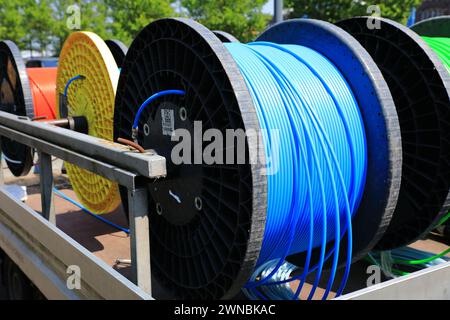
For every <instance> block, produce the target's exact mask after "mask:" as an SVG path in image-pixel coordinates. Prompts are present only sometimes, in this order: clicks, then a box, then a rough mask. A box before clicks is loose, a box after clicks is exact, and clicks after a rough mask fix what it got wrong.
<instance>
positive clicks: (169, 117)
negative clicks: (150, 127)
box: [161, 109, 175, 136]
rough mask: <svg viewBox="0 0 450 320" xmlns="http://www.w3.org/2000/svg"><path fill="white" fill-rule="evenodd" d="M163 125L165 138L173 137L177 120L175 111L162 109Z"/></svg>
mask: <svg viewBox="0 0 450 320" xmlns="http://www.w3.org/2000/svg"><path fill="white" fill-rule="evenodd" d="M161 122H162V123H161V125H162V134H163V135H165V136H171V135H172V134H173V132H174V131H175V118H174V115H173V110H170V109H161Z"/></svg>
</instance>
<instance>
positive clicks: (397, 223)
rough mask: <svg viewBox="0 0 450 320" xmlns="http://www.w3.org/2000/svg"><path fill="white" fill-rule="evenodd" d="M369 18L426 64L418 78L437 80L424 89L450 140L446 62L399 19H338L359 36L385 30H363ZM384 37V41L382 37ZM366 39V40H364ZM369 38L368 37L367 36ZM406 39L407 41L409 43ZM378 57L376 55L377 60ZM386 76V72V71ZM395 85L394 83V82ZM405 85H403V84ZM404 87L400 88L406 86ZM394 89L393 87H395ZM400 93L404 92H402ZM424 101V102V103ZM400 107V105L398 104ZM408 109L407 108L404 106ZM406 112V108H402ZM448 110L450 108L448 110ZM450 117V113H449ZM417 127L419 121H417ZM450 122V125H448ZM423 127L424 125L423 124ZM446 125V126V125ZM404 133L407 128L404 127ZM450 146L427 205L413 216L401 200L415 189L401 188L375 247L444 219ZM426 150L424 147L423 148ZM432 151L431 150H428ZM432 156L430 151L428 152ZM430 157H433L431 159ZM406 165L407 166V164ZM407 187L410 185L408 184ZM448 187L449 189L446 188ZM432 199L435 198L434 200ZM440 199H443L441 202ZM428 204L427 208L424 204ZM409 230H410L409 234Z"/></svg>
mask: <svg viewBox="0 0 450 320" xmlns="http://www.w3.org/2000/svg"><path fill="white" fill-rule="evenodd" d="M368 19H374V20H373V21H379V22H380V24H381V29H379V30H384V28H390V29H389V30H390V31H391V32H389V38H388V36H385V37H383V36H382V35H381V34H376V37H377V39H381V40H383V41H384V42H383V43H389V41H393V45H392V47H393V48H397V47H399V48H401V47H404V48H407V50H403V51H402V52H404V53H405V54H406V53H408V54H407V55H408V58H409V59H410V60H408V63H409V62H410V61H411V63H414V65H417V64H418V63H419V62H420V63H422V65H420V68H419V67H416V70H419V73H420V75H419V76H420V79H419V80H418V81H421V80H423V82H424V83H425V84H429V83H431V82H432V81H434V82H433V86H431V85H429V86H428V87H426V88H424V90H425V89H426V91H427V94H428V97H429V98H430V100H431V101H433V106H435V109H434V110H433V111H434V115H435V117H436V119H437V120H436V122H437V123H436V126H437V127H441V128H440V134H439V137H440V139H441V143H444V141H448V134H447V138H445V137H446V136H445V134H446V133H445V132H446V130H442V126H445V125H444V120H442V119H441V116H443V114H442V113H443V111H442V110H441V111H440V110H439V109H438V108H439V106H440V104H442V103H443V104H444V105H445V106H446V108H448V106H449V105H450V104H449V103H450V75H449V73H448V72H447V70H446V69H445V66H444V65H443V64H442V62H441V61H440V59H439V57H438V56H437V54H436V53H435V52H434V51H433V50H432V49H431V48H430V47H429V46H428V45H427V44H426V42H425V41H424V40H423V39H422V38H421V37H420V36H419V35H418V34H416V33H415V32H414V31H412V30H410V29H409V28H407V27H406V26H403V25H401V24H399V23H397V22H394V21H391V20H389V19H384V18H374V17H356V18H352V19H347V20H343V21H340V22H338V23H337V24H338V25H339V26H341V27H342V28H344V29H346V30H347V32H350V33H351V34H352V35H353V36H355V37H358V36H361V37H363V36H364V35H369V36H370V35H372V37H375V36H374V33H375V32H381V31H378V30H376V29H375V30H370V32H369V33H363V32H367V30H369V29H367V27H361V28H360V26H363V25H364V26H367V20H368ZM352 26H354V27H355V28H360V30H358V32H356V31H355V32H353V33H352V32H351V31H350V30H348V29H350V28H351V27H352ZM393 37H397V38H396V40H391V39H393ZM381 40H380V41H381ZM400 40H401V41H400ZM361 41H362V40H361ZM365 41H368V40H367V39H366V40H365ZM405 41H406V43H405ZM411 50H414V51H415V52H414V53H411ZM373 54H376V52H372V53H371V55H372V56H373ZM375 59H376V58H374V60H375ZM382 68H383V69H387V68H388V67H387V66H386V67H384V66H383V67H382ZM392 69H394V70H395V64H393V65H392V66H391V69H389V72H391V70H392ZM383 72H384V73H386V72H385V71H383ZM430 73H433V75H432V76H430V77H428V78H425V74H428V75H429V74H430ZM385 76H386V74H385ZM389 77H391V75H389ZM398 83H400V82H395V81H394V82H393V83H392V85H395V86H397V85H398ZM392 85H391V86H392ZM403 87H406V88H407V87H408V86H407V85H405V83H403ZM403 87H402V88H403ZM402 88H400V89H402ZM391 91H392V88H391ZM393 96H394V100H395V99H396V97H395V95H394V94H393ZM399 97H400V96H399ZM438 97H442V98H443V99H444V100H445V101H440V100H439V99H438ZM422 104H423V103H422ZM409 107H410V108H409V110H412V111H414V112H418V111H417V110H418V107H414V108H411V104H409ZM397 108H398V106H397ZM403 109H404V108H403ZM402 112H404V111H402ZM447 113H448V110H447ZM447 118H448V116H447ZM399 120H400V127H402V116H400V115H399ZM422 121H425V120H422ZM415 126H416V127H417V124H416V125H415ZM447 126H448V125H447ZM419 129H420V128H419ZM444 129H445V128H444ZM446 129H447V131H450V128H446ZM402 133H403V131H402ZM403 140H404V141H403V142H405V141H406V142H409V140H408V139H407V140H405V139H404V138H403ZM416 148H422V149H423V148H424V147H421V146H419V145H417V144H416ZM449 150H450V149H449V147H448V143H447V147H443V146H442V145H441V146H440V154H441V156H440V157H439V159H440V160H439V165H437V166H436V170H439V174H437V175H436V176H439V177H436V180H435V182H434V183H433V188H438V190H431V191H430V190H426V192H428V195H427V196H426V197H427V200H426V201H427V202H426V206H425V205H422V210H418V211H417V212H418V213H417V217H415V219H413V218H411V217H412V214H411V213H412V210H409V209H408V210H405V209H404V207H405V205H401V203H406V200H405V198H406V197H407V196H410V194H409V191H410V190H411V188H410V189H408V190H407V191H404V190H403V188H402V187H401V189H400V191H399V192H400V194H399V204H398V205H397V208H396V211H395V213H394V216H393V219H392V221H391V224H390V226H389V228H388V230H387V231H386V234H385V235H384V236H383V238H382V239H381V240H380V242H379V243H378V244H377V246H376V247H375V249H377V250H389V249H394V248H397V247H401V246H404V245H408V244H410V243H412V242H415V241H417V240H419V239H421V238H423V237H424V236H425V235H427V234H428V233H429V232H430V231H431V230H432V229H433V228H434V226H435V225H436V223H437V222H438V221H439V220H440V219H441V217H442V216H443V215H444V214H445V213H446V212H447V211H448V209H449V207H448V205H449V203H448V202H449V201H448V199H447V198H448V191H447V190H449V189H450V185H449V184H450V183H449V181H446V178H445V177H444V175H446V176H447V180H450V179H449V174H448V172H450V164H449V162H448V160H446V161H445V160H444V161H442V159H443V158H446V157H445V156H442V154H447V159H449V158H450V153H449ZM422 151H424V150H422ZM428 152H429V150H428ZM427 156H428V155H427ZM431 160H435V159H431ZM431 160H430V161H431ZM436 161H437V160H436ZM404 163H405V156H404ZM404 169H405V167H404ZM422 172H423V174H426V172H425V171H422ZM405 177H407V175H406V172H405V170H404V172H403V176H402V185H403V183H405V186H406V185H407V183H406V182H407V181H409V180H410V179H409V178H405ZM439 184H442V190H441V189H440V188H439ZM444 185H447V187H446V188H445V186H444ZM405 188H406V187H405ZM444 189H446V190H444ZM438 192H440V193H442V194H444V193H445V196H442V199H439V200H438V201H436V203H433V202H432V199H431V198H433V197H436V196H437V195H436V193H438ZM430 199H431V200H430ZM437 202H439V203H437ZM424 207H425V208H424ZM427 207H435V208H437V207H439V208H440V209H435V210H434V209H432V208H430V210H431V211H432V212H425V211H426V208H427ZM418 224H420V226H418ZM406 233H408V234H407V235H406ZM396 234H398V235H399V236H396ZM400 234H402V235H403V236H400Z"/></svg>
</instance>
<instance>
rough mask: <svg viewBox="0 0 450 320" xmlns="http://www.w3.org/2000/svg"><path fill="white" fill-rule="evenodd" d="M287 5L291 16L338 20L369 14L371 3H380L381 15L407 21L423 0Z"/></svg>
mask: <svg viewBox="0 0 450 320" xmlns="http://www.w3.org/2000/svg"><path fill="white" fill-rule="evenodd" d="M285 2H286V7H287V8H291V9H292V12H291V13H290V17H291V18H299V17H303V16H305V15H307V16H308V17H309V18H314V19H320V20H326V21H330V22H336V21H339V20H342V19H345V18H350V17H354V16H367V15H371V14H372V12H368V11H367V9H368V7H369V6H370V5H378V6H379V7H380V9H381V16H382V17H384V18H389V19H392V20H396V21H398V22H401V23H405V22H406V20H407V19H408V16H409V14H410V10H411V8H412V7H417V6H418V5H419V4H420V3H421V2H422V0H383V1H378V2H370V1H362V0H285Z"/></svg>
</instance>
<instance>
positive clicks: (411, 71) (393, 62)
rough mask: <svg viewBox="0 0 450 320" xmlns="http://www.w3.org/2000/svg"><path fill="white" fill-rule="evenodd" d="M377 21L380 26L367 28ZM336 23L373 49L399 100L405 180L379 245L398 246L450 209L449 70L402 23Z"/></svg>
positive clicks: (419, 234)
mask: <svg viewBox="0 0 450 320" xmlns="http://www.w3.org/2000/svg"><path fill="white" fill-rule="evenodd" d="M369 19H370V21H369ZM375 23H379V24H380V28H368V25H374V24H375ZM337 25H338V26H340V27H341V28H343V29H344V30H346V31H347V32H349V33H350V34H351V35H353V36H354V37H355V38H356V39H357V40H358V41H359V42H360V43H361V44H362V46H363V47H364V48H365V49H366V50H367V51H368V52H369V53H370V55H371V56H372V58H373V59H374V60H375V62H376V63H377V65H378V67H379V68H380V69H381V71H382V73H383V76H384V78H385V79H386V82H387V83H388V85H389V89H390V91H391V93H392V96H393V98H394V101H395V106H396V109H397V113H398V118H399V121H400V129H401V135H402V147H403V172H402V180H401V187H400V191H399V199H398V204H397V207H396V209H395V212H394V215H393V217H392V221H391V223H390V225H389V227H388V230H387V231H386V234H385V235H384V236H383V238H382V239H381V241H380V242H379V243H378V244H377V246H376V249H379V250H389V249H394V248H397V247H401V246H404V245H407V244H409V243H411V242H414V241H415V240H417V239H419V238H421V237H422V236H424V235H426V234H427V233H428V232H429V231H431V229H432V228H433V226H434V225H435V223H437V221H439V219H440V218H441V217H442V215H443V214H444V213H445V212H447V210H448V207H444V208H443V205H444V203H445V200H446V198H447V195H448V192H449V189H450V188H449V187H450V125H449V124H450V99H449V96H450V75H449V74H448V72H447V71H446V69H445V67H444V66H443V65H442V63H441V62H440V61H439V58H438V57H437V55H436V54H435V53H434V52H433V51H432V50H431V49H430V48H429V47H428V46H427V45H426V43H425V42H424V41H423V40H422V39H421V38H420V37H419V36H418V35H417V34H415V33H414V32H413V31H411V30H409V29H408V28H406V27H404V26H403V25H400V24H398V23H395V22H393V21H390V20H387V19H381V18H367V17H359V18H353V19H348V20H344V21H341V22H339V23H337Z"/></svg>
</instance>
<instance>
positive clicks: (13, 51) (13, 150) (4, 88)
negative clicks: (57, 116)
mask: <svg viewBox="0 0 450 320" xmlns="http://www.w3.org/2000/svg"><path fill="white" fill-rule="evenodd" d="M0 110H1V111H5V112H9V113H12V114H15V115H18V116H25V117H28V118H30V119H32V118H34V108H33V100H32V95H31V89H30V84H29V81H28V75H27V71H26V69H25V63H24V62H23V59H22V55H21V54H20V50H19V48H18V47H17V46H16V44H15V43H13V42H11V41H9V40H5V41H1V42H0ZM1 143H2V145H1V150H2V152H3V153H4V154H5V156H6V157H7V158H8V159H10V160H11V161H8V160H6V163H7V165H8V168H9V169H10V170H11V172H12V173H13V175H15V176H16V177H19V176H25V175H27V174H28V173H29V172H30V170H31V167H32V166H33V155H34V151H33V149H31V148H29V147H27V146H25V145H23V144H20V143H17V141H11V140H9V139H7V138H2V142H1Z"/></svg>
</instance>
